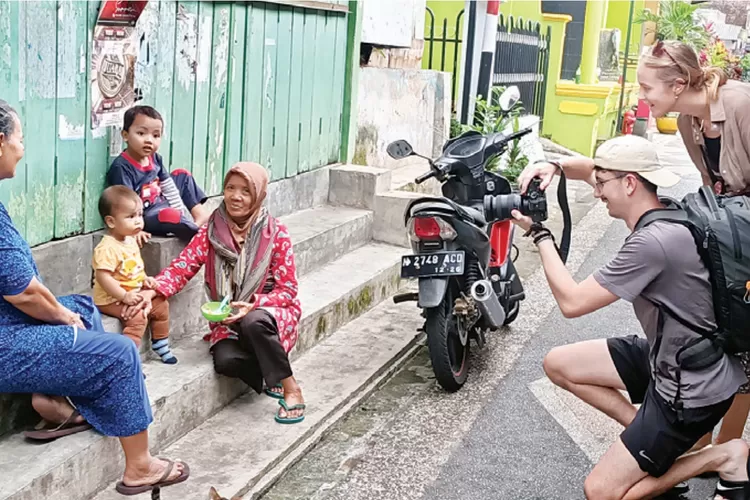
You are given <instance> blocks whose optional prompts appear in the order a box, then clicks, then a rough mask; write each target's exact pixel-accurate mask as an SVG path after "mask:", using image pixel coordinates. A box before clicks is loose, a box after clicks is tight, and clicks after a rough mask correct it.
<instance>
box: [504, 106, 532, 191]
mask: <svg viewBox="0 0 750 500" xmlns="http://www.w3.org/2000/svg"><path fill="white" fill-rule="evenodd" d="M520 128H521V127H520V124H519V120H518V117H517V116H516V117H514V119H513V132H518V131H519V130H520ZM520 142H521V140H520V139H516V140H515V141H513V142H511V144H510V146H508V165H507V166H506V167H505V169H504V170H503V176H504V177H505V178H506V179H508V180H509V181H510V182H511V183H515V182H516V180H518V176H519V175H521V172H523V169H524V168H526V166H527V165H528V164H529V158H528V157H527V156H526V155H524V154H523V151H522V150H521V145H520Z"/></svg>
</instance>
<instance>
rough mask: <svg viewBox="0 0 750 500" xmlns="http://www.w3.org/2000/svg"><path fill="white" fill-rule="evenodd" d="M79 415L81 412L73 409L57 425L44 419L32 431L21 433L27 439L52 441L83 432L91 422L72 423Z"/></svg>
mask: <svg viewBox="0 0 750 500" xmlns="http://www.w3.org/2000/svg"><path fill="white" fill-rule="evenodd" d="M80 415H81V413H80V412H79V411H78V410H75V409H74V410H73V413H71V414H70V416H69V417H68V418H66V419H65V421H64V422H63V423H61V424H59V425H55V424H51V423H49V422H47V421H46V420H42V421H41V422H39V423H38V424H37V425H36V427H34V430H33V431H26V432H24V433H23V435H24V436H25V437H26V438H27V439H31V440H33V441H54V440H55V439H59V438H61V437H65V436H70V435H73V434H78V433H79V432H84V431H87V430H89V429H91V428H92V427H91V424H89V423H88V422H86V421H84V422H82V423H80V424H76V423H73V420H75V419H76V418H77V417H78V416H80ZM52 426H54V427H52Z"/></svg>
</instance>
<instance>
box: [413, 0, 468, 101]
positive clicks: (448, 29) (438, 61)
mask: <svg viewBox="0 0 750 500" xmlns="http://www.w3.org/2000/svg"><path fill="white" fill-rule="evenodd" d="M465 6H466V2H464V1H463V0H445V1H440V0H428V2H427V8H428V9H430V10H431V11H432V12H433V14H434V16H435V24H434V33H433V36H434V38H436V39H442V38H443V34H445V37H446V38H447V39H453V40H455V39H456V38H457V37H456V34H458V38H459V39H463V36H464V31H463V30H464V21H465V20H466V19H465V15H461V16H460V18H459V14H461V11H462V10H463V9H464V7H465ZM431 25H432V18H431V17H430V14H429V11H428V12H427V13H426V14H425V26H424V36H425V44H424V52H423V53H422V69H433V70H436V71H446V72H448V73H451V74H453V72H454V70H455V68H456V66H457V67H458V68H460V67H461V51H462V48H463V47H462V45H461V44H458V46H457V44H456V43H455V42H447V43H445V44H444V43H443V42H441V41H436V42H434V43H430V40H429V38H430V29H431ZM444 50H445V57H443V51H444ZM430 52H432V58H430ZM454 61H455V62H456V64H454ZM457 76H458V75H454V78H456V77H457ZM458 77H459V78H460V76H458ZM454 87H455V86H454Z"/></svg>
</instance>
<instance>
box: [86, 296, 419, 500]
mask: <svg viewBox="0 0 750 500" xmlns="http://www.w3.org/2000/svg"><path fill="white" fill-rule="evenodd" d="M421 325H422V319H421V317H420V316H419V311H418V310H417V309H416V308H415V307H414V305H413V304H401V305H394V304H392V303H391V302H390V301H389V302H386V303H383V304H381V305H379V306H378V307H376V308H375V309H373V310H372V311H370V312H369V313H367V314H365V315H364V316H362V317H360V318H359V319H357V320H355V321H353V322H351V323H349V324H348V325H346V326H345V327H344V328H342V329H340V330H339V331H337V332H336V333H335V334H334V335H332V336H331V337H329V338H328V339H326V340H324V341H323V342H321V343H320V344H318V345H317V346H315V347H314V348H312V349H311V350H310V351H309V352H308V353H307V354H305V356H303V357H302V358H301V359H300V360H299V361H298V362H296V363H295V364H294V372H295V375H296V377H297V379H298V380H299V382H300V385H301V386H302V389H303V393H304V395H305V399H306V404H307V410H306V417H305V421H304V422H302V423H300V424H296V425H287V426H283V427H282V426H281V425H280V424H277V423H276V422H275V421H274V419H273V416H274V413H275V412H276V411H277V409H278V403H277V402H276V400H273V399H271V398H268V397H266V396H264V395H256V394H255V393H248V394H246V395H244V396H242V397H241V398H239V399H237V400H236V401H234V402H233V403H232V404H231V405H229V406H228V407H227V408H225V409H224V410H222V411H221V412H219V413H218V414H216V415H215V416H213V417H212V418H210V419H209V420H207V421H206V422H205V423H204V424H203V425H201V426H200V427H198V428H196V429H195V430H193V431H192V432H190V433H188V434H187V435H186V436H184V437H183V438H182V439H180V440H179V441H177V442H176V443H174V444H173V445H172V446H170V447H168V448H166V449H165V450H163V451H162V452H161V455H162V456H166V457H176V458H179V459H181V460H184V461H186V462H187V463H188V464H189V465H190V469H191V478H190V479H189V480H188V481H187V482H185V483H183V484H180V485H176V486H170V487H169V488H165V489H164V490H162V497H163V498H180V499H183V500H193V499H195V500H203V499H205V498H206V497H207V494H208V491H209V488H210V487H211V486H214V487H216V489H217V490H218V491H219V492H220V493H221V494H222V495H223V496H224V497H226V498H230V497H232V496H233V495H238V496H239V495H243V496H244V497H245V498H256V496H257V494H258V493H259V492H262V491H264V490H265V489H267V488H268V487H270V486H271V485H272V484H273V483H274V482H275V481H276V480H278V478H279V477H281V475H283V473H284V472H285V470H286V469H287V468H288V467H289V466H291V464H293V463H294V462H295V461H296V460H298V459H299V457H300V456H301V455H302V454H304V453H305V452H306V451H307V450H308V449H309V448H310V447H311V446H313V445H314V444H315V443H316V442H317V441H318V440H319V439H320V436H321V435H322V434H323V433H325V432H326V429H328V428H330V427H331V426H332V425H334V424H335V423H336V422H337V421H339V420H340V419H341V418H343V417H344V416H345V415H346V414H347V413H348V412H349V411H350V410H351V409H352V408H353V407H355V406H356V404H357V403H358V402H359V401H361V400H362V399H364V398H365V397H367V396H368V395H369V394H370V393H371V392H372V391H373V390H374V389H375V388H377V387H378V385H379V384H380V383H382V381H383V380H384V379H386V378H387V377H388V375H389V374H390V373H392V372H393V371H395V370H396V369H398V367H400V366H401V364H402V363H403V362H405V361H406V360H408V359H409V357H410V355H411V354H412V353H413V352H414V351H415V350H416V348H417V342H418V339H419V337H418V334H417V329H418V328H420V326H421ZM119 498H121V496H120V495H119V494H118V493H117V492H116V491H115V489H114V487H113V486H109V487H108V488H107V489H106V490H105V491H103V492H101V493H100V494H99V495H98V496H96V497H95V500H117V499H119ZM136 498H143V499H146V498H148V495H141V496H140V497H136Z"/></svg>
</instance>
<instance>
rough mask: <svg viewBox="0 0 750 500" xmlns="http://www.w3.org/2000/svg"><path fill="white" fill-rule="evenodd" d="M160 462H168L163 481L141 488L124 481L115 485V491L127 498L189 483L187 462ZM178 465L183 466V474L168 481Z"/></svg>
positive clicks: (165, 459)
mask: <svg viewBox="0 0 750 500" xmlns="http://www.w3.org/2000/svg"><path fill="white" fill-rule="evenodd" d="M159 459H160V460H164V461H165V462H167V464H168V465H167V469H166V470H165V471H164V474H162V476H161V479H159V480H158V481H157V482H155V483H153V484H144V485H141V486H128V485H126V484H125V483H123V482H122V481H119V482H118V483H117V484H116V485H115V489H116V490H117V493H119V494H121V495H126V496H132V495H138V494H140V493H145V492H147V491H154V490H158V489H160V488H163V487H165V486H172V485H173V484H178V483H182V482H185V481H187V479H188V478H189V477H190V467H188V465H187V464H186V463H185V462H182V461H180V460H177V461H175V460H169V459H168V458H161V457H159ZM176 463H179V464H182V474H180V475H179V476H178V477H177V478H175V479H172V480H171V481H167V478H168V477H169V475H170V474H171V473H172V469H174V465H175V464H176Z"/></svg>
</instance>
